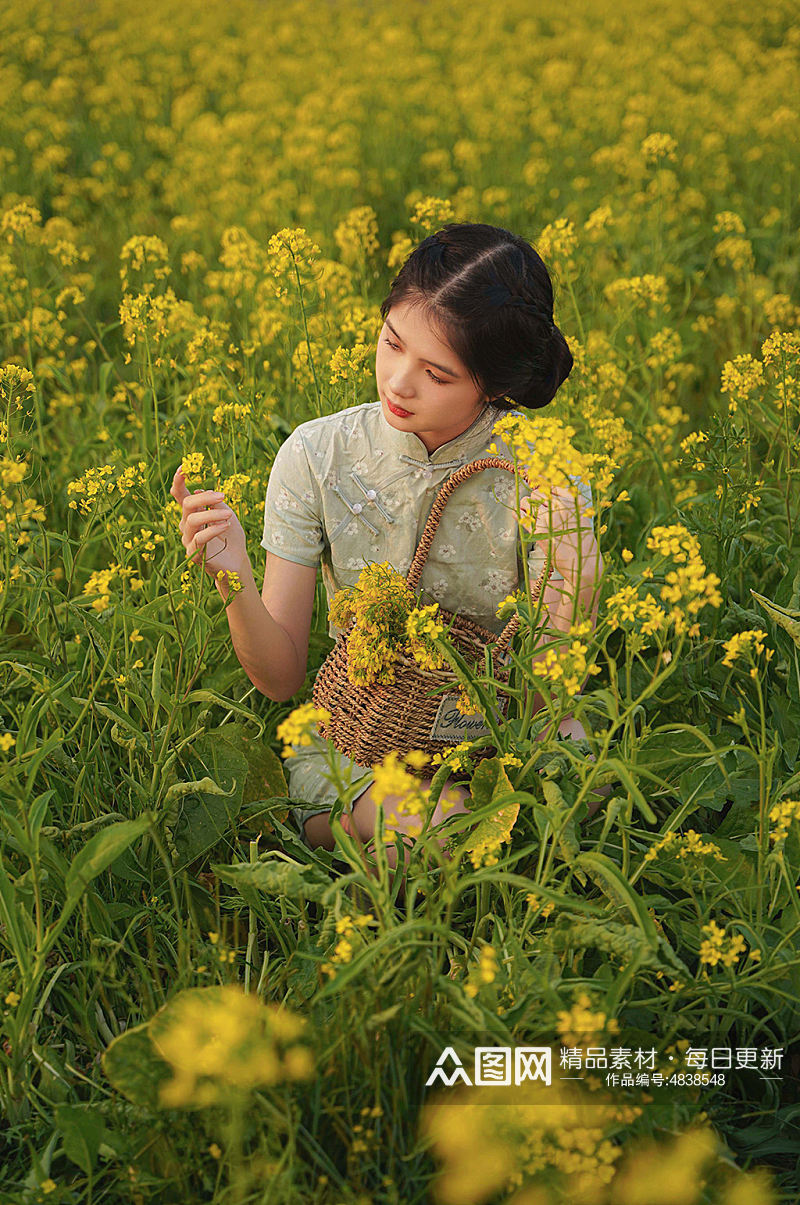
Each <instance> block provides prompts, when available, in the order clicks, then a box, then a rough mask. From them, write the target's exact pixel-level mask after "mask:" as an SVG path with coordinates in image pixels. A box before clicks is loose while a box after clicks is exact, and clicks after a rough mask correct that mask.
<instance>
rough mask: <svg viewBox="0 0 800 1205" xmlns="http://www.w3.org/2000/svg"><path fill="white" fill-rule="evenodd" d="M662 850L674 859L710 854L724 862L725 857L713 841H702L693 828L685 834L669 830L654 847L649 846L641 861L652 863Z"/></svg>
mask: <svg viewBox="0 0 800 1205" xmlns="http://www.w3.org/2000/svg"><path fill="white" fill-rule="evenodd" d="M664 849H666V850H668V852H669V853H670V854H673V855H674V856H675V857H676V858H689V857H695V858H699V857H702V856H703V855H704V854H711V855H712V856H713V857H714V858H715V859H716V861H717V862H724V861H725V855H724V854H723V853H722V851H721V850H720V848H719V846H718V845H715V844H714V842H713V841H704V840H703V838H702V837H701V836H700V834H699V833H698V832H696V831H695V830H694V829H693V828H690V829H689V831H688V832H687V833H676V832H675V830H674V829H671V830H670V831H669V832H668V833H665V834H664V836H663V837H661V838H660V839H659V840H658V841H656V843H655V845H651V846H650V848H649V849H648V850H647V852H646V853H645V855H644V858H643V859H642V860H643V861H644V862H652V861H653V860H654V859H655V858H657V857H658V855H659V854H660V853H661V851H662V850H664Z"/></svg>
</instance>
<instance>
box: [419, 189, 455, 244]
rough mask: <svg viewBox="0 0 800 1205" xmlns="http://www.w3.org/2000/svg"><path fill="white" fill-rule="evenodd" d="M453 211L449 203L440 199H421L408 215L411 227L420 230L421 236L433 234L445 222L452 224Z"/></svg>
mask: <svg viewBox="0 0 800 1205" xmlns="http://www.w3.org/2000/svg"><path fill="white" fill-rule="evenodd" d="M454 217H455V210H454V209H453V205H452V202H451V201H448V200H446V199H445V198H442V197H422V198H421V199H420V200H419V201H417V203H416V204H415V205H414V209H413V211H412V212H411V214H410V215H409V221H410V222H411V224H412V226H416V227H418V228H419V229H420V233H421V234H426V235H427V234H433V232H434V231H435V230H438V229H439V227H440V226H444V224H445V223H446V222H452V221H453V219H454Z"/></svg>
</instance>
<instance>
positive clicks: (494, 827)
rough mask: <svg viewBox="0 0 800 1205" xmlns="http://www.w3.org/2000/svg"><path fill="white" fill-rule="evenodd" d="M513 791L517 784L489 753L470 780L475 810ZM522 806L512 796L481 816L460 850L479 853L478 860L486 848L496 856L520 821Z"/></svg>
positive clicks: (474, 862) (489, 804)
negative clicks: (514, 783)
mask: <svg viewBox="0 0 800 1205" xmlns="http://www.w3.org/2000/svg"><path fill="white" fill-rule="evenodd" d="M513 794H514V788H513V787H512V785H511V783H510V781H509V778H508V775H507V774H506V770H505V766H504V765H503V763H502V762H501V761H500V759H499V758H497V757H487V758H485V759H484V760H483V761H482V762H480V764H479V765H478V767H477V768H476V770H475V773H474V774H473V776H472V781H471V784H470V796H471V797H472V800H473V803H474V804H475V808H474V809H472V810H478V809H482V808H485V807H488V806H491V804H492V803H494V801H495V800H496V799H500V798H502V797H503V796H504V795H513ZM519 807H520V804H519V799H511V800H509V801H508V802H507V803H505V804H503V805H502V806H498V807H497V809H496V810H495V812H494V813H493V814H492V815H489V816H486V817H485V819H483V820H481V821H480V822H479V823H478V824H477V825H476V826H475V828H474V829H473V830H472V832H471V833H469V835H468V836H467V838H466V840H464V841H462V842H461V844H460V845H459V846H458V852H459V853H461V852H464V853H468V854H470V855H472V854H476V855H477V861H480V859H481V854H482V851H483V850H486V851H488V852H489V853H490V855H491V856H492V857H494V856H495V855H496V853H497V850H498V848H499V846H500V845H501V844H505V843H506V842H508V841H510V840H511V830H512V829H513V827H514V825H515V824H516V822H517V817H518V816H519ZM470 860H471V861H472V862H473V865H475V864H476V860H474V859H472V858H471V859H470Z"/></svg>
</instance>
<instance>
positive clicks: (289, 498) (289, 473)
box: [261, 429, 325, 568]
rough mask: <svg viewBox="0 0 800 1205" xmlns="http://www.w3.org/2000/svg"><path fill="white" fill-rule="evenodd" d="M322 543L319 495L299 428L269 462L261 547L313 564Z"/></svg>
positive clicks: (317, 557) (300, 561)
mask: <svg viewBox="0 0 800 1205" xmlns="http://www.w3.org/2000/svg"><path fill="white" fill-rule="evenodd" d="M324 546H325V542H324V539H323V535H322V516H321V505H320V495H319V491H318V489H317V488H316V485H315V482H314V478H313V476H312V474H311V469H310V467H309V463H308V455H307V453H306V449H305V445H304V443H303V440H302V437H301V436H300V434H299V429H298V430H295V431H293V432H292V434H291V435H290V436H289V437H288V439H286V440H284V442H283V443H282V444H281V446H280V448H279V449H278V453H277V455H276V457H275V461H274V463H273V465H272V471H271V472H270V475H269V481H268V482H267V496H266V499H265V502H264V534H263V536H262V539H261V547H262V548H264V549H266V551H267V552H274V553H275V555H276V556H279V557H283V559H284V560H286V561H294V562H295V564H297V565H308V566H310V567H312V568H316V566H317V565H318V564H319V561H320V556H321V555H322V550H323V548H324Z"/></svg>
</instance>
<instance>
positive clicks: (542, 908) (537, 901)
mask: <svg viewBox="0 0 800 1205" xmlns="http://www.w3.org/2000/svg"><path fill="white" fill-rule="evenodd" d="M525 901H526V903H527V904H528V907H530V908H537V909H538V910H539V915H540V916H541V918H542V920H547V918H548V916H549V915H550V913H551V912H552V911H553V909H554V908H555V904H554V903H553V901H552V900H545V901H544V902H542V897H541V896H540V895H537V894H536V892H535V891H529V892H528V894H527V895H526V896H525Z"/></svg>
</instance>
